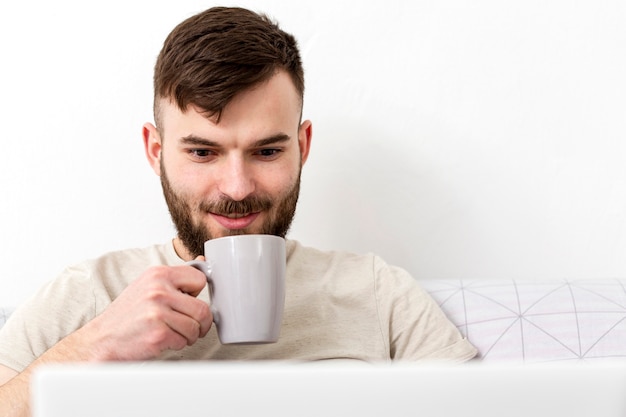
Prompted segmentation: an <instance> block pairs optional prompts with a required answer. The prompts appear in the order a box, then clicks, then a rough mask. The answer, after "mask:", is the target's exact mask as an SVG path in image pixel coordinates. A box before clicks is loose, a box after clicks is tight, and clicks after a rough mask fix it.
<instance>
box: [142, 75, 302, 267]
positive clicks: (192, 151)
mask: <svg viewBox="0 0 626 417" xmlns="http://www.w3.org/2000/svg"><path fill="white" fill-rule="evenodd" d="M159 104H160V111H161V113H160V116H161V118H160V120H161V124H162V126H161V133H162V137H161V135H159V133H158V132H157V131H156V129H155V128H154V126H152V125H146V126H145V127H144V142H145V145H146V152H147V154H148V159H149V160H150V162H151V165H152V167H153V168H154V170H155V172H156V173H157V174H158V175H160V176H161V183H162V185H163V192H164V195H165V198H166V201H167V204H168V207H169V210H170V213H171V215H172V219H173V221H174V224H175V226H176V228H177V230H178V237H179V239H180V241H182V243H183V245H184V248H177V250H179V252H180V251H181V249H182V250H184V251H185V252H186V253H184V254H183V253H179V255H181V256H183V257H184V258H190V259H191V258H195V257H196V256H198V255H201V254H203V252H204V250H203V245H204V242H205V241H206V240H209V239H213V238H216V237H221V236H228V235H236V234H250V233H261V234H274V235H278V236H282V237H284V236H285V235H286V233H287V231H288V229H289V226H290V225H291V221H292V219H293V216H294V213H295V208H296V203H297V200H298V194H299V186H300V171H301V168H302V164H303V163H304V162H305V161H306V158H307V156H308V151H309V146H310V139H311V124H310V122H308V121H305V122H304V123H302V124H300V108H301V106H300V98H299V96H298V94H297V92H296V90H295V88H294V86H293V83H292V81H291V79H290V78H289V76H288V75H287V74H286V73H284V72H278V73H277V74H276V75H275V76H273V77H272V78H271V79H270V80H269V81H267V82H266V83H264V84H261V85H259V86H257V87H255V88H253V89H252V90H249V91H245V92H242V93H240V94H239V95H237V96H235V98H234V99H233V101H232V102H231V103H229V104H228V106H226V108H225V109H224V111H223V113H222V115H221V118H220V120H219V122H217V120H216V119H215V118H207V117H206V116H205V115H203V114H202V113H200V112H199V111H198V109H196V108H193V107H190V108H188V109H187V111H186V112H184V113H183V112H181V111H180V110H179V109H178V107H177V106H176V105H174V104H173V103H171V102H169V101H168V100H162V101H161V102H160V103H159Z"/></svg>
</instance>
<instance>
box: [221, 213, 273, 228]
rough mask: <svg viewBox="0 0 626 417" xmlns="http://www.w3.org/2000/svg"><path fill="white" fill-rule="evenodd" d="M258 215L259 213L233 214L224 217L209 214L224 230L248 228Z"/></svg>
mask: <svg viewBox="0 0 626 417" xmlns="http://www.w3.org/2000/svg"><path fill="white" fill-rule="evenodd" d="M259 214H261V213H260V212H257V213H248V214H240V213H233V214H229V215H226V216H224V215H221V214H216V213H211V217H213V218H214V219H215V220H216V221H217V222H218V223H219V224H220V225H222V227H224V228H226V229H229V230H238V229H245V228H247V227H250V225H251V224H252V223H253V222H254V221H255V220H256V218H257V217H258V216H259Z"/></svg>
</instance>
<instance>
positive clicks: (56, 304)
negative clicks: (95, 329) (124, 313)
mask: <svg viewBox="0 0 626 417" xmlns="http://www.w3.org/2000/svg"><path fill="white" fill-rule="evenodd" d="M90 278H91V277H90V276H89V274H88V272H87V270H86V269H85V268H82V267H80V266H77V267H72V268H68V269H66V270H65V271H64V272H63V273H62V274H61V275H60V276H59V277H58V278H57V279H56V280H54V281H51V282H50V283H48V284H46V285H44V286H43V287H42V288H41V289H40V290H39V291H38V292H37V293H36V294H35V295H34V296H33V297H31V298H30V299H29V300H27V301H26V302H24V303H23V304H22V305H21V306H20V307H18V308H17V309H16V310H15V312H13V313H12V314H11V316H10V317H9V319H8V320H7V322H6V324H5V325H4V326H3V327H2V329H0V364H2V365H5V366H7V367H9V368H11V369H13V370H15V371H17V372H21V371H23V370H24V369H25V368H26V367H27V366H28V365H30V363H31V362H33V361H34V360H35V359H37V358H38V357H39V356H41V355H42V354H43V353H45V352H46V351H47V350H48V349H50V348H51V347H52V346H54V345H55V344H56V343H57V342H58V341H60V340H61V339H63V338H64V337H65V336H67V335H69V334H70V333H72V332H74V331H75V330H77V329H79V328H81V327H82V326H84V325H85V324H86V323H87V322H88V321H89V320H91V319H92V318H93V317H95V314H96V303H95V298H94V291H93V281H92V280H91V279H90ZM70 282H71V285H70Z"/></svg>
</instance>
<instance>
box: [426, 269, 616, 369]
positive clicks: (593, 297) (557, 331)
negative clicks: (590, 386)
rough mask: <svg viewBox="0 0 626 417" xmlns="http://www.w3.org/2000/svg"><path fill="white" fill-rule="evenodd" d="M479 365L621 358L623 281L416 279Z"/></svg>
mask: <svg viewBox="0 0 626 417" xmlns="http://www.w3.org/2000/svg"><path fill="white" fill-rule="evenodd" d="M420 284H421V285H422V287H424V288H425V289H426V290H427V291H428V292H430V294H431V295H432V296H433V298H435V300H436V301H437V302H438V303H439V305H440V306H441V308H442V309H443V310H444V312H445V313H446V314H447V315H448V317H449V318H450V320H452V322H453V323H454V324H456V326H457V327H458V328H459V330H460V331H461V333H463V334H464V335H465V336H466V337H467V338H468V339H469V341H470V342H472V344H473V345H474V346H476V348H477V349H478V351H479V356H478V357H479V358H480V359H482V360H483V361H496V360H507V361H515V362H524V363H538V362H554V361H581V360H583V361H599V360H605V359H615V358H623V357H626V280H618V279H615V280H608V279H596V280H585V281H582V280H579V281H568V280H558V281H557V280H553V281H524V280H425V281H420Z"/></svg>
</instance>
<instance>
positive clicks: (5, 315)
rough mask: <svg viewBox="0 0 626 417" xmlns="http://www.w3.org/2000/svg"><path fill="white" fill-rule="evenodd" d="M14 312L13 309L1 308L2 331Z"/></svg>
mask: <svg viewBox="0 0 626 417" xmlns="http://www.w3.org/2000/svg"><path fill="white" fill-rule="evenodd" d="M12 311H13V310H12V309H9V308H1V307H0V329H1V328H2V326H4V323H6V321H7V319H8V318H9V316H10V315H11V312H12Z"/></svg>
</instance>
